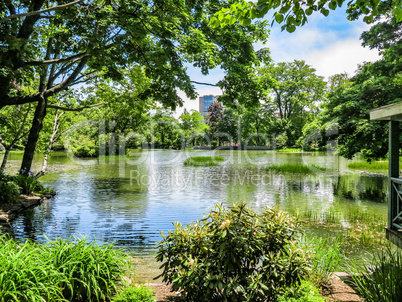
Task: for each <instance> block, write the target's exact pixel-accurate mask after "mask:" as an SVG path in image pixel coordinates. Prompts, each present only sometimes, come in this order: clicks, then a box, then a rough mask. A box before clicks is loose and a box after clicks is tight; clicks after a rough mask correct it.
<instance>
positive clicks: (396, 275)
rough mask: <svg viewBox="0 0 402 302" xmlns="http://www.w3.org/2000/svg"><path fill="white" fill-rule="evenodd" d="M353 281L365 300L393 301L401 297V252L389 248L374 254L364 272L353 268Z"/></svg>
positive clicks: (399, 299) (368, 301) (373, 301)
mask: <svg viewBox="0 0 402 302" xmlns="http://www.w3.org/2000/svg"><path fill="white" fill-rule="evenodd" d="M355 273H356V274H353V275H352V277H353V281H354V283H355V285H356V291H357V293H358V294H359V295H360V296H361V297H362V298H364V301H366V302H377V301H384V302H394V301H401V299H402V252H401V250H399V249H398V250H397V251H395V252H394V251H392V250H391V249H390V248H388V249H386V250H385V251H381V252H380V253H378V254H377V255H375V256H374V259H373V260H372V263H370V264H369V265H366V266H365V269H364V272H361V271H359V270H358V269H357V268H355Z"/></svg>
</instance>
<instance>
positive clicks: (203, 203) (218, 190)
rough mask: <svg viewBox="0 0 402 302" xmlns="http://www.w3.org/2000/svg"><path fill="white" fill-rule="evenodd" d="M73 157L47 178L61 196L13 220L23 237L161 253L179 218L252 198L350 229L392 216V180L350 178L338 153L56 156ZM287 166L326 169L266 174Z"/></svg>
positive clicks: (252, 203) (187, 218) (188, 219)
mask: <svg viewBox="0 0 402 302" xmlns="http://www.w3.org/2000/svg"><path fill="white" fill-rule="evenodd" d="M202 155H220V156H223V157H224V158H225V161H224V162H223V163H222V164H221V165H220V166H214V167H196V168H195V167H186V166H184V165H183V161H184V160H185V158H186V157H187V156H202ZM59 156H61V155H59ZM68 160H70V161H74V162H75V163H77V164H79V166H80V169H76V170H70V171H65V172H61V173H57V174H50V175H46V176H45V177H44V178H43V180H44V181H45V183H46V185H49V186H51V187H53V188H55V189H56V191H57V193H58V194H57V195H56V197H55V198H54V199H53V200H52V201H50V202H49V203H46V204H44V205H42V206H40V207H38V208H36V209H34V210H32V211H29V212H27V213H25V214H24V216H21V217H19V218H18V219H17V220H16V221H15V222H14V223H13V229H14V232H15V235H16V237H17V238H26V237H30V238H34V239H37V240H39V241H45V240H46V239H45V235H46V236H47V237H49V238H58V237H62V238H66V237H68V236H71V235H79V234H82V235H87V236H94V237H96V238H97V239H99V240H101V241H102V242H112V241H113V242H115V243H116V244H117V245H118V246H124V247H129V248H132V249H133V250H134V251H136V252H137V253H139V254H143V255H144V254H148V253H152V252H153V251H154V249H155V247H156V243H155V242H157V241H159V240H160V239H161V236H160V231H164V232H166V231H167V230H171V229H172V224H171V222H172V221H180V222H182V223H184V224H186V223H189V222H192V221H195V220H198V219H200V218H202V216H203V214H204V213H206V212H208V211H209V210H210V209H211V208H212V207H213V205H214V204H216V203H223V204H225V205H228V206H230V205H231V204H232V203H233V202H238V201H247V202H248V203H249V205H250V206H252V207H253V208H255V209H256V210H262V209H263V207H265V206H269V207H273V206H280V207H281V208H282V209H284V210H286V211H289V212H303V213H305V215H308V213H311V215H321V216H320V217H324V216H325V217H327V218H328V219H329V217H331V215H333V214H334V213H338V214H337V217H338V218H339V217H340V219H341V220H342V221H343V223H344V225H347V223H348V219H350V217H351V216H350V215H349V214H347V213H353V211H357V212H359V211H360V212H361V211H366V212H367V213H369V215H373V216H375V215H377V216H375V217H378V213H380V215H383V216H384V215H386V205H384V204H379V203H375V202H379V201H381V200H383V198H384V197H385V195H384V194H386V177H384V176H381V175H360V174H358V173H354V174H352V173H346V172H345V171H344V170H343V168H342V167H343V166H345V163H343V162H340V161H339V159H338V158H337V157H336V156H334V155H333V154H326V153H296V154H293V153H292V154H287V153H275V152H271V151H252V152H251V151H249V152H248V153H246V152H242V151H232V152H230V151H217V152H214V151H194V152H177V151H144V152H139V153H138V154H135V155H134V156H132V157H130V158H127V157H102V158H99V159H94V160H83V159H81V160H79V159H66V158H64V159H62V158H61V157H59V158H57V161H59V162H65V163H69V161H68ZM282 163H304V164H308V165H311V164H314V165H317V166H320V167H325V168H327V170H326V171H325V172H322V171H315V172H316V173H313V174H307V175H300V174H288V173H277V172H272V171H265V170H264V169H263V168H264V166H266V165H270V164H282ZM306 213H307V214H306ZM313 213H316V214H313ZM339 213H340V214H339ZM381 217H382V216H381ZM376 219H378V218H376Z"/></svg>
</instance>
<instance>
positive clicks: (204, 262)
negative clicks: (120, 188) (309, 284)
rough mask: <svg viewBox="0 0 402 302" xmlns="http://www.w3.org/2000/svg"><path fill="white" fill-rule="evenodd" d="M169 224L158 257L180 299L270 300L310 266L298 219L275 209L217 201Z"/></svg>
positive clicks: (295, 280) (164, 272) (303, 273)
mask: <svg viewBox="0 0 402 302" xmlns="http://www.w3.org/2000/svg"><path fill="white" fill-rule="evenodd" d="M174 225H175V230H174V231H172V232H169V234H168V235H167V236H164V235H163V234H162V236H163V237H164V239H163V240H162V241H161V242H160V243H159V251H158V254H157V260H158V261H160V262H163V264H162V266H161V268H163V272H162V274H161V276H162V277H163V281H164V282H167V283H169V284H171V285H172V289H173V290H179V289H181V290H183V295H184V300H185V301H275V299H276V297H277V296H278V294H280V293H282V292H284V289H285V288H286V287H290V286H293V285H295V284H298V283H299V282H300V280H301V279H302V278H303V276H305V275H306V274H307V271H308V269H309V267H310V262H311V261H310V258H309V256H308V255H307V254H306V253H305V252H304V251H303V250H302V249H301V248H299V246H298V243H299V240H298V239H299V234H300V233H299V231H298V223H297V221H295V220H294V219H293V218H292V217H290V216H288V215H286V214H284V213H282V212H280V211H279V210H273V209H269V208H267V209H265V211H264V212H263V213H262V214H260V215H259V214H256V213H255V212H253V211H252V210H251V209H250V208H248V207H247V206H246V204H245V203H242V204H234V205H233V207H232V208H231V209H226V208H224V207H223V206H222V205H217V206H215V208H214V210H212V211H211V212H210V213H209V214H208V216H207V217H206V218H205V219H202V220H201V221H197V222H195V223H194V224H191V225H187V226H183V225H181V224H180V223H175V224H174Z"/></svg>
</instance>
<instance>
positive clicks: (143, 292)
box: [112, 286, 156, 302]
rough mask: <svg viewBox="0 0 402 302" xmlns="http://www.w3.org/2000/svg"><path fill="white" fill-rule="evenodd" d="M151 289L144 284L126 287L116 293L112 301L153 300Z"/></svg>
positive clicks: (138, 301)
mask: <svg viewBox="0 0 402 302" xmlns="http://www.w3.org/2000/svg"><path fill="white" fill-rule="evenodd" d="M155 301H156V298H155V295H154V294H153V291H152V290H151V289H150V288H149V287H146V286H138V287H126V288H124V289H123V290H122V291H121V292H120V293H118V294H117V295H116V296H115V297H114V298H113V300H112V302H155Z"/></svg>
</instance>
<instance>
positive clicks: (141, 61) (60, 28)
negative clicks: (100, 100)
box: [0, 0, 267, 171]
mask: <svg viewBox="0 0 402 302" xmlns="http://www.w3.org/2000/svg"><path fill="white" fill-rule="evenodd" d="M229 3H230V1H219V2H210V1H207V0H201V1H196V2H193V1H185V0H178V1H166V0H158V1H152V2H147V1H145V2H144V1H141V2H138V1H135V0H116V1H109V2H107V3H105V1H103V0H89V1H84V0H76V1H72V2H68V1H65V0H56V1H48V0H28V1H23V2H20V1H17V0H7V1H3V2H1V3H0V41H1V51H0V66H1V69H0V70H1V72H0V109H1V108H3V107H4V106H8V105H17V104H25V103H35V104H36V110H35V116H34V119H33V122H32V127H31V131H30V133H29V136H28V143H27V145H26V150H27V151H26V153H25V155H24V159H23V164H22V170H26V171H27V170H29V169H30V166H31V163H32V156H33V152H34V151H35V147H36V143H37V140H38V137H39V133H40V131H41V129H42V127H43V118H44V116H45V115H46V110H47V109H48V108H49V103H48V99H49V97H51V96H53V95H55V94H57V93H59V92H61V91H63V90H66V89H67V88H69V87H71V86H73V85H76V84H79V83H88V81H89V80H90V79H92V78H95V77H98V78H99V77H106V78H112V79H118V78H121V72H120V71H119V69H120V68H121V67H122V66H125V65H127V64H128V63H130V64H134V65H140V66H143V67H144V68H145V73H146V75H147V77H149V78H150V79H151V80H152V84H151V85H150V87H149V89H148V90H147V93H144V97H147V95H148V96H152V97H153V98H154V99H157V100H158V101H161V102H163V104H165V105H169V106H172V107H175V106H176V105H180V104H181V103H182V100H181V99H180V97H178V95H177V93H176V89H177V88H180V89H181V90H183V91H184V92H185V93H186V94H187V95H188V96H190V97H195V91H194V87H193V86H192V84H191V80H190V78H189V76H188V75H187V73H186V68H185V67H184V63H185V62H190V63H193V64H195V65H196V66H198V67H200V68H201V69H202V72H203V73H204V74H207V73H208V70H209V69H210V68H214V67H216V66H218V65H220V66H222V67H223V69H224V70H225V71H226V73H227V75H228V76H229V77H230V75H231V74H232V73H238V72H239V70H241V71H242V72H243V73H244V74H246V73H247V72H248V71H249V70H250V69H249V66H250V65H251V64H254V63H255V62H256V61H257V57H256V56H255V55H254V50H253V47H252V43H253V42H254V41H256V40H258V39H261V40H265V39H266V38H267V33H266V31H265V28H264V26H265V23H264V22H263V23H257V24H253V25H249V26H234V27H231V28H226V29H212V28H210V27H209V26H208V24H207V23H208V22H207V21H206V17H207V16H208V15H210V14H212V13H214V12H216V11H217V10H218V9H220V8H221V7H228V6H229ZM19 12H24V13H19ZM228 62H231V63H238V64H229V63H228ZM22 84H23V85H26V86H31V87H35V89H34V92H32V93H31V94H28V95H26V94H23V93H21V91H20V90H19V89H18V86H19V85H22ZM34 85H35V86H34Z"/></svg>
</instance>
